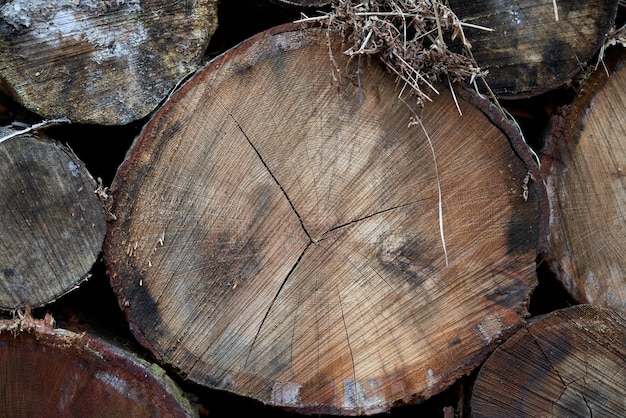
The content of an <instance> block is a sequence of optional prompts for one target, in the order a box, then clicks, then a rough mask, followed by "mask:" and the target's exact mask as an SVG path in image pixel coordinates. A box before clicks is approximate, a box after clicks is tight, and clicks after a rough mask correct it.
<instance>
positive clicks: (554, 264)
mask: <svg viewBox="0 0 626 418" xmlns="http://www.w3.org/2000/svg"><path fill="white" fill-rule="evenodd" d="M621 52H622V53H620V54H618V55H619V56H616V54H617V52H616V54H612V55H613V57H612V58H611V59H609V57H607V60H606V65H607V69H610V71H611V76H610V77H609V76H607V74H606V72H605V71H604V69H602V67H600V69H599V70H598V71H597V72H596V73H595V74H594V75H593V76H591V77H590V78H589V80H588V81H587V82H586V83H585V84H584V85H583V87H582V92H583V93H582V94H581V95H580V96H579V97H578V98H576V100H575V101H574V103H573V104H572V105H571V106H566V107H564V108H563V109H562V110H561V112H560V114H557V116H556V117H555V118H554V121H553V129H552V130H551V131H550V133H549V135H548V137H547V138H546V143H545V146H544V148H543V150H542V161H543V163H542V170H543V171H544V173H545V174H544V177H545V179H546V182H547V187H548V193H549V196H550V202H551V203H550V206H551V216H550V238H549V243H550V250H549V256H548V257H546V261H547V262H548V263H549V265H550V266H551V269H552V270H553V272H554V273H555V274H556V276H557V278H558V279H559V280H560V281H561V282H562V283H563V285H564V287H565V289H566V290H567V291H568V292H569V293H570V294H571V295H572V297H573V298H574V299H575V300H577V301H579V302H580V303H588V304H592V305H597V306H603V307H608V308H613V309H616V310H619V311H621V312H622V313H623V314H626V282H625V281H624V277H625V276H626V259H625V258H624V254H625V253H626V241H625V240H624V236H626V224H625V223H624V211H625V207H624V202H626V187H625V183H624V178H625V177H626V148H624V140H625V139H626V113H625V112H624V109H626V53H623V50H622V51H621Z"/></svg>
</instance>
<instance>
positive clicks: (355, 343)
mask: <svg viewBox="0 0 626 418" xmlns="http://www.w3.org/2000/svg"><path fill="white" fill-rule="evenodd" d="M331 39H332V43H331V50H332V51H338V52H337V53H336V54H335V56H334V60H335V61H334V62H335V64H336V65H337V67H334V66H333V62H331V59H330V55H329V45H328V44H327V32H326V31H325V30H322V29H306V30H305V29H298V26H295V25H287V26H281V27H277V28H274V29H272V30H269V31H266V32H264V33H262V34H259V35H257V36H255V37H253V38H251V39H249V40H248V41H246V42H244V43H242V44H240V45H238V46H237V47H235V48H234V49H231V50H229V51H228V52H226V53H225V54H223V55H221V56H220V57H218V58H217V59H215V60H213V61H212V62H211V63H210V64H209V65H208V66H207V67H205V68H204V69H203V70H202V71H201V72H200V73H198V74H197V75H196V76H195V77H194V78H193V79H192V80H191V81H189V82H188V83H187V84H186V85H185V86H184V87H183V88H182V89H181V90H180V91H178V92H177V93H176V94H174V95H173V96H172V98H171V100H169V101H168V102H167V103H166V104H165V105H164V106H163V107H162V108H161V109H160V110H159V111H158V112H157V114H156V115H155V116H154V117H153V118H152V119H151V120H150V121H149V122H148V124H147V125H146V127H145V128H144V130H143V131H142V133H141V135H140V137H139V138H138V139H137V141H136V142H135V144H134V146H133V148H132V150H131V151H130V153H129V154H128V156H127V158H126V160H125V161H124V163H123V164H122V166H121V167H120V169H119V170H118V172H117V175H116V177H115V179H114V182H113V185H112V193H114V202H115V205H114V209H113V211H114V213H115V215H116V217H117V219H116V220H114V221H111V223H110V225H109V228H108V233H107V238H106V240H105V251H104V254H105V262H106V264H107V266H108V272H109V276H110V277H111V282H112V285H113V287H114V289H115V291H116V293H117V295H118V298H119V301H120V306H121V307H122V309H123V310H124V311H125V313H126V315H127V318H128V320H129V323H130V326H131V330H132V331H133V333H134V334H135V336H136V337H137V339H138V340H139V341H140V342H141V343H142V344H143V345H144V346H145V347H147V348H149V349H150V350H151V351H152V352H153V354H154V355H155V356H157V357H158V358H160V359H162V361H163V362H165V363H166V364H170V365H172V366H173V367H175V368H176V369H178V370H179V371H180V373H181V375H182V376H185V377H186V378H187V379H189V380H191V381H194V382H197V383H199V384H202V385H205V386H207V387H211V388H216V389H221V390H227V391H232V392H234V393H237V394H239V395H243V396H247V397H251V398H254V399H257V400H260V401H262V402H264V403H267V404H270V405H276V406H279V407H281V408H285V409H289V410H296V411H298V412H306V413H333V414H345V415H355V414H370V413H374V412H380V411H387V410H389V409H390V408H391V406H392V405H394V404H395V403H396V402H399V403H403V402H412V401H415V402H417V401H421V400H423V399H426V398H428V397H430V396H432V395H434V394H436V393H439V392H441V391H442V390H444V389H445V388H447V387H448V386H449V385H451V384H452V383H453V382H455V381H456V379H457V378H459V377H460V376H462V375H463V374H466V373H469V372H470V371H471V370H472V369H474V368H475V367H476V366H477V365H478V364H479V363H480V362H481V361H482V359H484V357H485V356H486V355H487V354H488V353H489V352H490V351H491V350H493V348H495V346H496V344H497V343H498V341H499V340H500V339H502V338H504V337H506V336H507V335H510V334H511V333H513V332H514V331H515V330H517V329H518V328H519V327H520V326H522V324H523V322H524V319H523V318H524V317H525V316H526V315H527V311H526V307H527V304H528V298H529V293H530V292H531V291H532V290H533V288H534V286H535V283H536V275H535V258H536V256H537V254H536V252H537V245H538V242H539V241H541V237H542V235H543V234H545V228H544V227H542V226H541V225H542V224H544V223H545V221H544V220H543V219H542V217H541V213H544V214H545V210H544V209H542V208H543V204H542V203H541V202H542V201H545V199H544V198H542V196H543V194H542V192H541V189H540V184H532V183H531V184H525V182H524V179H525V178H527V173H528V170H530V171H531V172H532V173H533V176H536V177H535V178H538V177H539V176H540V174H539V172H538V169H537V167H536V165H534V164H533V162H532V159H531V156H530V152H529V150H528V148H527V147H525V146H524V144H523V143H522V139H521V137H520V136H519V134H518V131H517V130H516V126H515V125H513V124H512V122H506V121H505V120H504V119H503V118H502V114H500V113H498V112H497V110H496V109H495V107H493V106H491V105H490V104H489V103H488V102H486V101H485V100H484V99H479V98H478V97H477V96H474V95H472V94H470V93H468V92H464V93H463V91H462V90H459V92H457V93H456V94H457V98H458V102H459V103H458V105H459V106H460V107H459V108H457V106H456V103H455V99H454V97H453V96H452V95H451V93H450V92H449V91H447V90H446V89H445V88H444V87H442V86H438V87H437V88H438V89H439V90H440V93H441V94H440V95H439V96H436V97H435V98H434V99H433V103H430V104H429V105H428V106H427V107H426V108H425V109H424V112H423V113H420V116H419V122H418V120H417V119H415V118H416V116H415V114H414V113H413V112H412V110H411V109H410V108H409V107H408V106H407V105H406V103H404V102H403V101H401V100H399V99H398V90H397V85H396V84H395V82H394V78H393V77H392V76H391V75H390V74H389V73H387V72H386V71H385V70H384V68H383V67H382V65H381V64H380V63H379V62H378V61H371V62H369V61H368V60H363V61H362V62H361V64H358V61H357V60H352V61H348V60H347V58H346V57H345V56H343V55H342V54H341V52H340V51H341V40H340V37H339V36H337V34H331ZM336 68H340V69H342V71H341V72H336V71H335V70H336ZM462 94H463V97H464V98H463V97H461V95H462ZM474 104H476V105H480V106H482V108H483V110H484V111H485V112H486V114H485V113H482V112H481V111H480V110H479V109H478V108H477V107H475V106H474ZM459 109H460V111H462V113H463V114H462V116H461V115H460V114H459ZM487 115H489V116H490V117H492V118H493V119H490V117H488V116H487ZM412 118H413V119H412ZM411 120H413V123H412V124H411ZM420 123H421V124H423V126H422V125H420ZM422 128H423V129H422ZM505 133H506V134H505ZM507 135H508V137H507ZM509 140H510V141H511V142H512V143H513V144H515V148H512V147H511V143H510V142H509ZM431 146H432V148H431ZM516 151H517V154H516ZM518 155H520V156H522V158H523V159H520V157H518ZM435 156H436V158H435ZM439 186H440V190H441V201H440V200H439V193H438V191H439ZM525 187H528V188H529V189H528V194H527V195H526V199H527V200H526V199H525V197H524V195H525V191H524V188H525ZM543 193H545V191H544V192H543ZM440 210H441V213H440ZM442 230H443V231H444V232H445V239H444V236H442Z"/></svg>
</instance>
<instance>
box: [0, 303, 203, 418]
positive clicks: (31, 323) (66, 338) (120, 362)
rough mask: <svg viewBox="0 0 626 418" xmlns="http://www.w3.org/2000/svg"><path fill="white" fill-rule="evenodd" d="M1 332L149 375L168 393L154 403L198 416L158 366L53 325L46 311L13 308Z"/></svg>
mask: <svg viewBox="0 0 626 418" xmlns="http://www.w3.org/2000/svg"><path fill="white" fill-rule="evenodd" d="M3 333H11V334H12V335H13V337H15V338H17V337H18V336H22V335H26V334H28V335H26V337H27V338H32V339H35V340H36V341H37V344H39V345H42V346H48V347H53V348H58V349H62V350H71V351H70V352H69V353H72V352H82V353H88V355H89V356H93V357H97V358H98V359H99V360H100V361H104V362H106V363H107V364H108V365H109V367H111V368H119V369H120V370H123V371H124V372H126V373H128V374H129V375H131V376H132V377H134V378H137V380H140V379H141V380H145V379H149V383H150V385H151V386H157V387H160V388H162V389H163V391H164V392H165V393H164V395H165V396H168V395H169V397H170V399H167V398H165V396H164V397H159V398H156V397H155V398H154V400H155V401H158V402H156V403H157V404H158V406H159V408H161V409H162V410H163V411H170V412H171V411H172V409H170V408H174V409H178V408H180V410H181V412H183V413H184V416H186V417H192V418H193V417H198V416H199V414H198V411H197V408H194V407H193V406H192V404H191V402H190V401H189V399H188V398H187V397H186V396H185V394H184V392H183V391H182V389H181V388H180V387H178V385H177V384H176V383H175V382H174V381H173V380H172V379H171V378H170V377H169V376H168V375H167V373H166V372H165V370H163V369H162V368H161V367H160V366H158V365H157V364H154V363H151V362H149V361H147V360H145V359H143V358H140V357H139V356H137V355H136V354H134V353H132V352H130V351H128V350H127V349H125V348H122V347H121V346H118V345H116V344H114V343H113V342H109V341H106V340H104V339H102V338H100V337H98V336H96V335H88V334H87V333H86V332H82V333H80V334H77V333H75V332H73V331H70V330H66V329H63V328H55V321H54V318H53V317H52V315H50V314H46V315H45V317H44V318H43V319H36V318H33V317H32V316H31V314H30V310H29V309H28V308H27V309H26V311H25V312H24V313H22V312H17V316H16V317H15V318H14V319H5V320H0V334H3Z"/></svg>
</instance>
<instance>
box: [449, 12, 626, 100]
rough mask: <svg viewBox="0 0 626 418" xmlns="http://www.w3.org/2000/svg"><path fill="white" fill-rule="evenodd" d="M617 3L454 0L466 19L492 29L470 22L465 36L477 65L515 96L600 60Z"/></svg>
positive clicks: (556, 83)
mask: <svg viewBox="0 0 626 418" xmlns="http://www.w3.org/2000/svg"><path fill="white" fill-rule="evenodd" d="M555 4H556V7H557V9H556V11H555V8H554V7H555ZM617 5H618V1H617V0H591V1H589V0H556V1H555V0H504V1H501V0H497V1H496V0H470V1H468V0H450V8H451V9H452V10H453V11H454V12H455V13H456V15H457V16H458V17H459V18H460V19H461V20H463V21H464V22H467V23H469V24H474V25H480V26H483V27H485V28H489V29H492V30H493V31H491V32H488V31H484V30H480V29H473V28H471V27H466V28H465V35H466V36H467V38H468V39H469V40H470V42H471V43H472V46H473V47H472V53H473V55H474V58H476V62H477V64H478V65H479V66H480V67H481V68H483V69H486V70H488V71H489V74H488V75H487V77H486V81H487V83H488V84H489V86H490V88H491V90H492V91H493V92H494V93H495V95H496V96H497V97H499V98H510V99H520V98H526V97H530V96H535V95H537V94H540V93H545V92H547V91H550V90H552V89H555V88H558V87H560V86H562V85H564V84H566V83H568V82H569V81H571V80H572V78H573V77H574V76H575V75H576V74H577V73H578V72H579V71H580V70H581V68H582V67H583V66H584V65H585V64H588V63H589V64H595V63H594V62H590V60H591V59H592V57H593V56H594V54H596V53H597V52H598V51H599V49H600V46H601V45H602V43H603V42H604V41H605V40H606V36H607V34H608V33H609V30H610V29H611V27H612V26H613V25H614V24H615V16H616V13H617V7H618V6H617ZM557 19H558V20H557ZM478 85H479V86H480V87H481V88H482V89H483V91H487V90H486V89H484V86H482V83H480V82H479V83H478Z"/></svg>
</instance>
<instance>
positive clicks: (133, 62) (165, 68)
mask: <svg viewBox="0 0 626 418" xmlns="http://www.w3.org/2000/svg"><path fill="white" fill-rule="evenodd" d="M216 4H217V1H216V0H193V1H162V0H151V1H141V2H140V1H138V0H129V1H100V0H83V1H80V2H78V1H67V0H64V1H54V2H50V1H47V0H28V1H26V0H12V1H6V2H2V7H1V8H0V77H2V79H3V80H4V84H3V86H2V89H3V90H4V91H6V92H8V93H9V94H11V95H12V96H13V97H14V98H15V99H16V100H17V101H19V102H20V103H21V104H23V105H24V106H25V107H27V108H28V109H30V110H32V111H34V112H37V113H38V114H40V115H42V116H44V117H48V118H59V117H66V118H69V119H71V120H73V121H75V122H81V123H96V124H103V125H113V124H125V123H129V122H131V121H134V120H136V119H141V118H143V117H144V116H146V115H147V114H149V113H150V112H152V111H153V110H154V109H155V107H156V106H157V105H158V104H159V103H161V102H162V101H163V100H164V99H165V98H166V96H167V95H168V93H169V92H170V91H171V90H172V89H173V88H174V86H175V85H176V84H177V83H178V82H179V81H180V80H181V79H182V78H184V77H185V76H186V75H188V74H189V73H191V72H193V71H195V70H196V69H197V68H198V66H199V65H200V63H201V60H202V58H203V55H204V52H205V49H206V47H207V45H208V42H209V40H210V38H211V35H212V34H213V32H214V31H215V29H216V27H217V5H216Z"/></svg>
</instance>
